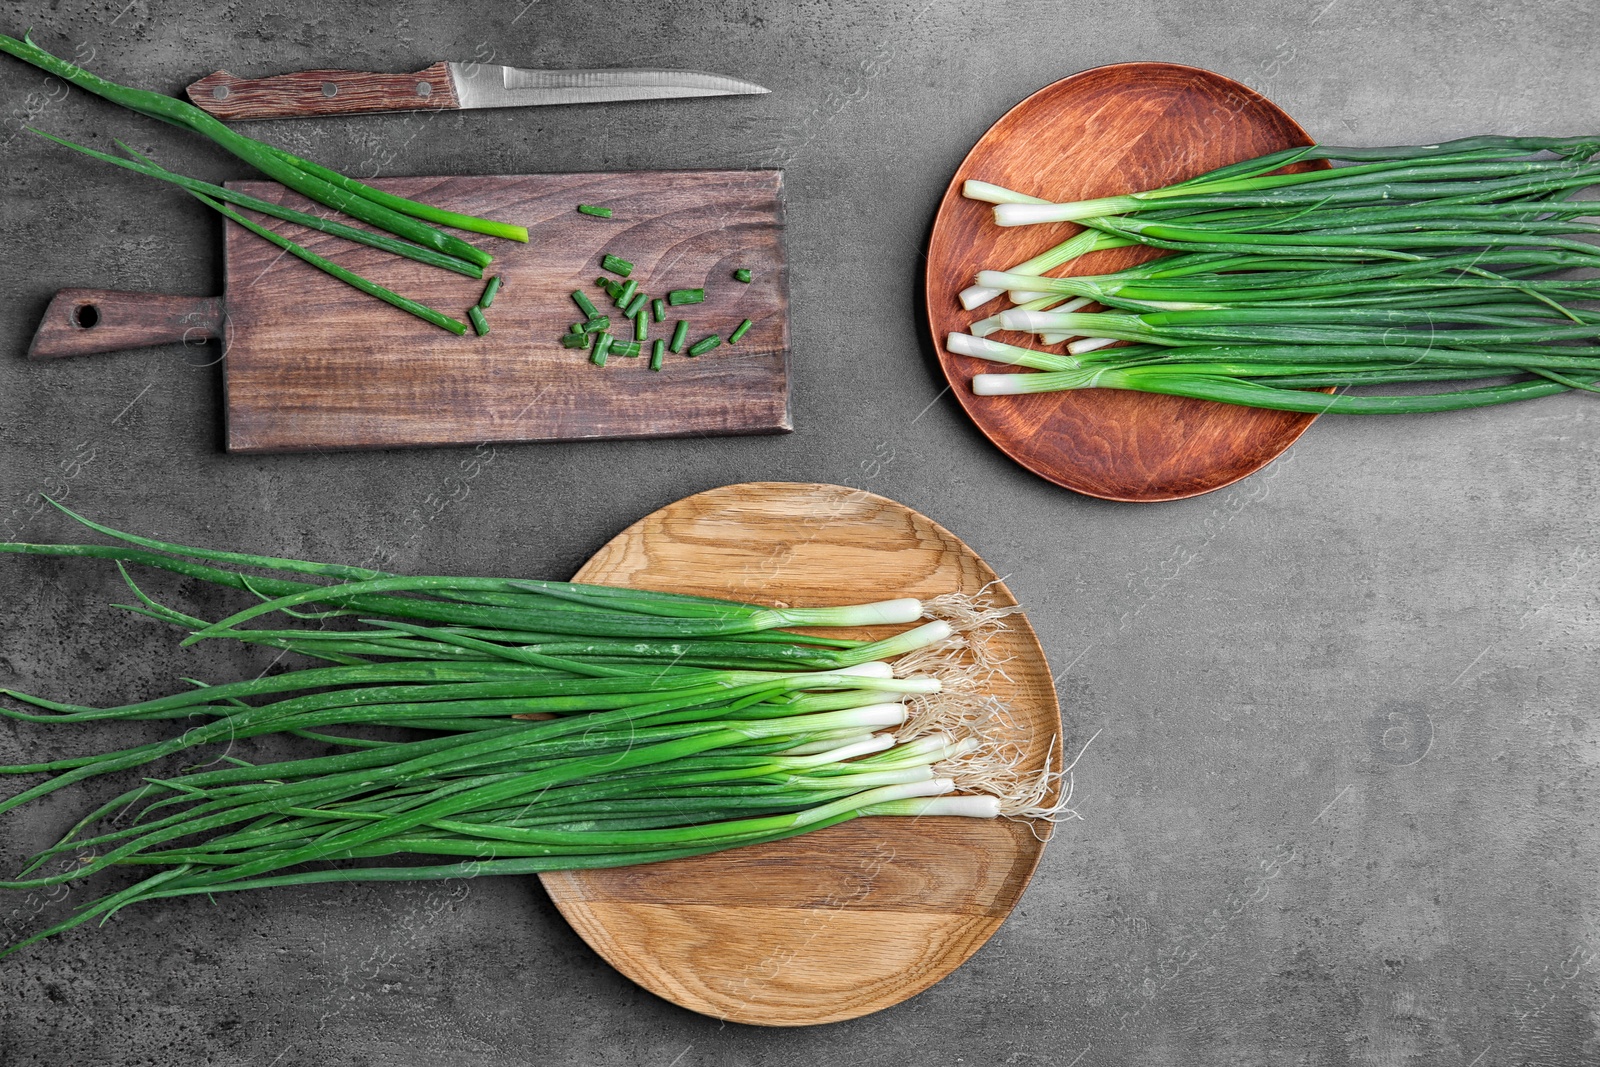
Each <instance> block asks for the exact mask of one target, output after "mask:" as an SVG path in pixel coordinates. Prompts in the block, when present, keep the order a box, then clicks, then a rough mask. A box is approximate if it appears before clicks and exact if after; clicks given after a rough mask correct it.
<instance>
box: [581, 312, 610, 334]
mask: <svg viewBox="0 0 1600 1067" xmlns="http://www.w3.org/2000/svg"><path fill="white" fill-rule="evenodd" d="M579 328H580V329H581V330H582V331H583V332H584V333H597V332H600V331H603V330H609V329H611V317H610V316H609V315H596V316H594V318H592V319H589V320H588V321H586V322H584V323H583V324H582V325H581V326H580V327H579Z"/></svg>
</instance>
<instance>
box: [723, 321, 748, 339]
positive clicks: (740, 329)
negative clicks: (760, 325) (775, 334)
mask: <svg viewBox="0 0 1600 1067" xmlns="http://www.w3.org/2000/svg"><path fill="white" fill-rule="evenodd" d="M749 328H750V320H749V319H745V320H744V321H743V322H741V323H740V324H739V325H738V326H737V327H735V328H734V331H733V333H731V334H729V335H728V343H729V344H730V345H736V344H738V343H739V338H741V337H743V336H744V332H745V331H746V330H748V329H749Z"/></svg>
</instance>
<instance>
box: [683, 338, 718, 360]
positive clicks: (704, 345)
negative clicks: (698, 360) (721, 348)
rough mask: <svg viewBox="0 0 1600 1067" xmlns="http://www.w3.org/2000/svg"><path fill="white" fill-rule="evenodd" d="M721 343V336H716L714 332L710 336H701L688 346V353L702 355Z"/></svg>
mask: <svg viewBox="0 0 1600 1067" xmlns="http://www.w3.org/2000/svg"><path fill="white" fill-rule="evenodd" d="M721 343H722V338H720V337H718V336H717V335H716V334H712V335H711V336H710V337H702V338H700V340H698V341H696V342H695V343H694V344H692V345H690V346H689V354H690V355H691V356H703V355H705V354H706V353H707V352H709V351H711V350H712V349H713V348H716V347H717V346H718V345H720V344H721Z"/></svg>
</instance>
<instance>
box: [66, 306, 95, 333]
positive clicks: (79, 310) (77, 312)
mask: <svg viewBox="0 0 1600 1067" xmlns="http://www.w3.org/2000/svg"><path fill="white" fill-rule="evenodd" d="M72 324H73V325H74V326H76V327H78V328H79V329H84V330H92V329H94V328H95V327H96V326H98V325H99V324H100V309H99V308H97V307H95V306H94V305H93V304H79V305H78V306H77V307H75V308H73V309H72Z"/></svg>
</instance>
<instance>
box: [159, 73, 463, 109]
mask: <svg viewBox="0 0 1600 1067" xmlns="http://www.w3.org/2000/svg"><path fill="white" fill-rule="evenodd" d="M185 91H186V92H187V93H188V94H189V99H190V100H191V101H193V102H194V105H195V106H196V107H198V108H201V109H202V110H205V111H209V112H211V114H213V115H215V116H217V117H218V118H221V119H281V118H300V117H309V116H314V115H355V114H360V113H362V112H368V111H438V110H449V109H453V108H458V107H460V106H461V102H460V100H459V99H458V98H457V96H456V87H455V82H454V81H453V80H452V79H451V77H450V67H449V64H447V63H435V64H433V66H431V67H426V68H424V69H423V70H419V71H417V72H416V73H414V74H372V73H368V72H365V71H358V70H299V71H294V72H293V73H290V74H276V75H273V76H272V77H268V78H240V77H236V76H235V75H232V74H229V73H228V72H227V71H225V70H219V71H217V72H216V73H214V74H207V75H206V76H205V77H204V78H201V79H200V80H199V81H197V82H195V83H194V84H193V85H190V86H189V87H188V89H187V90H185Z"/></svg>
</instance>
